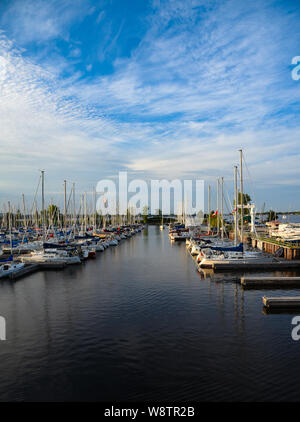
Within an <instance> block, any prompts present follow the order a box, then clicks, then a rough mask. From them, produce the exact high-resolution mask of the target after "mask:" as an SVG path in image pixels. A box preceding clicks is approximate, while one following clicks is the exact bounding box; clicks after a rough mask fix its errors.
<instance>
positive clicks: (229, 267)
mask: <svg viewBox="0 0 300 422" xmlns="http://www.w3.org/2000/svg"><path fill="white" fill-rule="evenodd" d="M211 268H212V269H213V270H215V271H242V270H247V271H249V270H254V271H255V270H263V271H272V270H292V269H299V270H300V261H299V260H297V261H296V260H278V261H275V262H248V263H244V262H235V263H228V264H227V263H220V264H219V263H214V264H212V266H211Z"/></svg>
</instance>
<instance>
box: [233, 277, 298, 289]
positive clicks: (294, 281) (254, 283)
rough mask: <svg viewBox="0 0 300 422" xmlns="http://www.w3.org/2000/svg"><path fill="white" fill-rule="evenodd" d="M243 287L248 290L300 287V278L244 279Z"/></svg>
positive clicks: (242, 281) (242, 279)
mask: <svg viewBox="0 0 300 422" xmlns="http://www.w3.org/2000/svg"><path fill="white" fill-rule="evenodd" d="M241 285H242V286H243V287H246V288H256V289H259V288H264V287H289V288H290V287H300V277H278V276H277V277H256V276H253V277H250V276H247V277H242V278H241Z"/></svg>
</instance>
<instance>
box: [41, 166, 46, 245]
mask: <svg viewBox="0 0 300 422" xmlns="http://www.w3.org/2000/svg"><path fill="white" fill-rule="evenodd" d="M41 173H42V230H43V242H44V241H45V186H44V179H45V175H44V173H45V171H44V170H41Z"/></svg>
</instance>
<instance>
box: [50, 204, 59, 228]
mask: <svg viewBox="0 0 300 422" xmlns="http://www.w3.org/2000/svg"><path fill="white" fill-rule="evenodd" d="M59 215H60V210H59V208H58V206H57V205H54V204H51V205H49V207H48V209H47V216H48V224H53V225H55V226H56V225H57V223H58V217H59Z"/></svg>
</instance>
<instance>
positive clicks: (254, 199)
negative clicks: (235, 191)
mask: <svg viewBox="0 0 300 422" xmlns="http://www.w3.org/2000/svg"><path fill="white" fill-rule="evenodd" d="M242 154H243V159H244V163H245V167H246V170H247V173H248V177H249V182H250V184H251V189H252V193H253V201H254V203H256V197H255V192H254V183H253V180H252V177H251V175H250V171H249V168H248V166H247V162H246V159H245V155H244V153H242Z"/></svg>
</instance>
